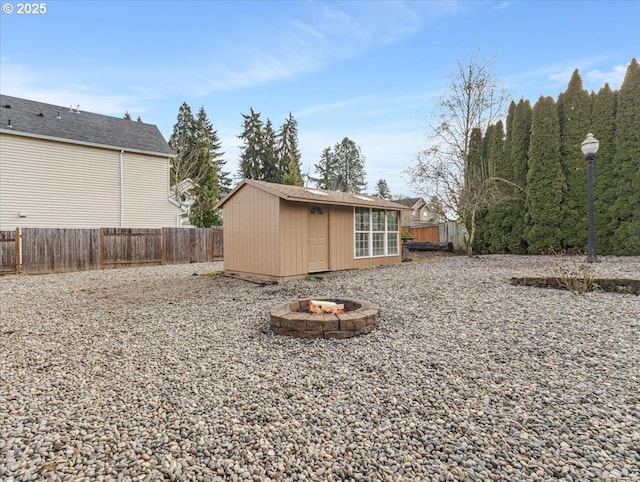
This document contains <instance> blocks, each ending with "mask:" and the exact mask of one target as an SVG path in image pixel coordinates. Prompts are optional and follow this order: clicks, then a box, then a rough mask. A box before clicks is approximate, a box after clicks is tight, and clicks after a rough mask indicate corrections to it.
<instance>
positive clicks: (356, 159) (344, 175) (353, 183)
mask: <svg viewBox="0 0 640 482" xmlns="http://www.w3.org/2000/svg"><path fill="white" fill-rule="evenodd" d="M332 154H333V157H334V159H335V160H334V163H335V166H336V177H337V190H338V191H343V192H352V193H363V192H364V191H365V190H366V188H367V182H366V172H365V169H364V163H365V159H364V156H363V155H362V152H361V151H360V148H359V147H358V146H357V145H356V143H355V142H353V141H352V140H351V139H349V138H348V137H345V138H344V139H342V141H340V142H339V143H337V144H336V145H335V146H334V147H333V153H332Z"/></svg>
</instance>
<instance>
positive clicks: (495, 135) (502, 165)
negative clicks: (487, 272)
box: [484, 121, 515, 253]
mask: <svg viewBox="0 0 640 482" xmlns="http://www.w3.org/2000/svg"><path fill="white" fill-rule="evenodd" d="M485 137H486V141H485V144H486V146H487V147H486V149H487V150H486V159H487V160H486V162H487V165H488V167H489V174H490V176H493V177H496V178H499V179H504V180H506V181H509V183H511V182H513V179H512V177H513V175H512V169H511V163H510V161H509V159H508V157H507V152H506V146H505V131H504V125H503V123H502V121H498V122H496V124H495V125H493V126H492V129H490V130H487V133H486V136H485ZM509 183H498V184H497V185H496V188H497V189H498V190H500V191H501V192H502V195H503V196H504V199H505V201H504V202H502V203H500V204H497V205H495V206H493V207H492V208H491V210H490V211H489V212H488V213H487V215H486V221H487V222H486V234H485V236H484V237H485V239H486V243H487V250H488V252H491V253H505V252H508V251H509V250H508V246H507V245H508V242H507V235H508V234H509V233H510V232H511V231H512V226H511V219H510V218H509V216H508V214H509V209H510V205H509V204H508V203H509V202H510V201H511V200H512V198H513V196H514V194H515V193H514V187H513V185H512V184H509Z"/></svg>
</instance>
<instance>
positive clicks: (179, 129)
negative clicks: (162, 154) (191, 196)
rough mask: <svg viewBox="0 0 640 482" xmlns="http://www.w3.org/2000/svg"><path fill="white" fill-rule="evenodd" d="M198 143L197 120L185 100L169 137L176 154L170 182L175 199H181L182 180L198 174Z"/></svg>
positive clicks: (170, 144) (172, 163) (192, 177)
mask: <svg viewBox="0 0 640 482" xmlns="http://www.w3.org/2000/svg"><path fill="white" fill-rule="evenodd" d="M195 144H196V121H195V119H194V117H193V113H192V112H191V107H190V106H189V104H187V103H186V102H183V103H182V105H181V106H180V108H179V109H178V117H177V119H176V123H175V125H174V126H173V133H172V134H171V137H170V138H169V147H171V150H172V151H173V152H174V153H175V154H176V157H175V158H174V159H173V161H172V162H171V172H170V182H171V191H172V193H173V197H174V198H175V199H181V198H182V195H183V194H184V193H183V192H181V189H182V182H183V181H185V180H187V179H192V180H193V181H194V182H195V179H194V178H195V177H197V175H198V152H197V149H196V148H195Z"/></svg>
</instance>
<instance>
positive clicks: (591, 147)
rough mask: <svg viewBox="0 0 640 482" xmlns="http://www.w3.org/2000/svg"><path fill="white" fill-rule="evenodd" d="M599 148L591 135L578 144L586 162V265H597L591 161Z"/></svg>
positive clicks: (598, 143) (596, 140) (598, 144)
mask: <svg viewBox="0 0 640 482" xmlns="http://www.w3.org/2000/svg"><path fill="white" fill-rule="evenodd" d="M599 147H600V142H598V139H596V138H595V137H593V134H591V133H589V134H587V138H586V139H585V140H584V141H583V142H582V144H580V148H581V149H582V153H583V154H584V159H585V161H587V210H588V213H589V238H588V245H587V263H597V262H598V255H597V254H596V226H595V215H594V213H593V160H594V159H595V158H596V152H598V148H599Z"/></svg>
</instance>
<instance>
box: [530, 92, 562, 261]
mask: <svg viewBox="0 0 640 482" xmlns="http://www.w3.org/2000/svg"><path fill="white" fill-rule="evenodd" d="M528 158H529V170H528V173H527V199H526V208H527V214H526V224H527V225H526V234H527V242H528V249H529V252H530V253H542V252H548V251H549V250H550V249H551V250H559V249H560V241H561V222H562V208H561V203H562V193H563V189H564V175H563V173H562V167H561V165H560V124H559V121H558V110H557V107H556V103H555V102H554V100H553V98H551V97H540V98H539V99H538V101H537V102H536V104H535V105H534V107H533V113H532V119H531V139H530V143H529V155H528Z"/></svg>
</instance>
